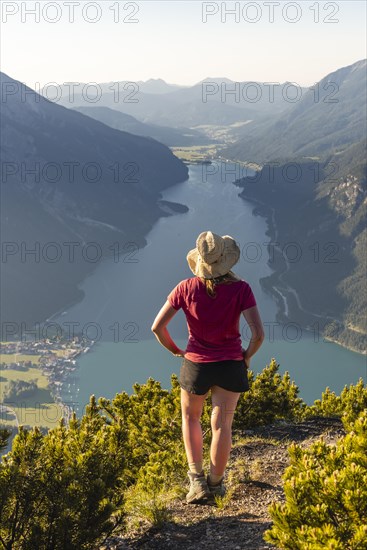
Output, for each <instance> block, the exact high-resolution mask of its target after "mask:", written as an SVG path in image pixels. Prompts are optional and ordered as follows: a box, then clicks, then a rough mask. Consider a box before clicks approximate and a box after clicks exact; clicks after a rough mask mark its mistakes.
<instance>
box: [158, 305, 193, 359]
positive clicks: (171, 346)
mask: <svg viewBox="0 0 367 550" xmlns="http://www.w3.org/2000/svg"><path fill="white" fill-rule="evenodd" d="M177 311H178V310H177V309H175V308H174V307H172V306H171V304H170V303H169V301H168V300H166V302H165V304H164V305H163V306H162V308H161V309H160V311H159V312H158V315H157V317H156V318H155V319H154V321H153V324H152V327H151V330H152V332H154V335H155V337H156V338H157V340H158V342H159V343H160V344H162V346H164V347H165V348H167V349H168V351H170V352H171V353H173V355H176V356H178V357H183V356H184V354H185V351H184V350H182V349H180V348H178V347H177V346H176V344H175V343H174V341H173V340H172V338H171V336H170V334H169V332H168V330H167V328H166V326H167V325H168V323H169V322H170V320H171V319H172V317H173V316H174V315H176V313H177Z"/></svg>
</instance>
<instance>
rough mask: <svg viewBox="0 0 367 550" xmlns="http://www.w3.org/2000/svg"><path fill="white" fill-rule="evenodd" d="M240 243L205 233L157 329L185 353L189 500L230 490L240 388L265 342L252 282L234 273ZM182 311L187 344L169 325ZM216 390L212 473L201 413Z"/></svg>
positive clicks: (183, 402) (171, 347)
mask: <svg viewBox="0 0 367 550" xmlns="http://www.w3.org/2000/svg"><path fill="white" fill-rule="evenodd" d="M239 257H240V249H239V247H238V245H237V243H236V242H235V240H234V239H233V238H232V237H229V236H228V235H225V236H223V237H220V236H219V235H216V234H215V233H212V232H211V231H204V232H202V233H200V235H199V236H198V238H197V240H196V248H195V249H193V250H190V252H189V253H188V254H187V257H186V259H187V261H188V264H189V267H190V269H191V271H192V272H193V273H194V275H195V277H191V278H189V279H185V280H183V281H181V282H180V283H178V285H177V286H176V287H175V288H174V289H173V290H172V291H171V292H170V294H169V295H168V296H167V301H166V303H165V304H164V305H163V307H162V309H161V310H160V311H159V313H158V315H157V317H156V318H155V320H154V322H153V325H152V331H153V332H154V334H155V336H156V338H157V339H158V341H159V342H160V343H161V344H162V345H163V346H164V347H165V348H167V349H168V350H169V351H170V352H171V353H173V355H176V356H178V357H183V358H184V359H183V362H182V366H181V370H180V387H181V411H182V434H183V440H184V445H185V451H186V456H187V460H188V464H189V471H188V477H189V479H190V490H189V492H188V494H187V495H186V501H187V502H188V503H192V502H198V501H200V500H201V499H203V498H213V496H214V495H220V496H223V495H224V494H225V486H224V482H223V479H224V473H225V468H226V466H227V462H228V458H229V454H230V450H231V446H232V420H233V415H234V412H235V408H236V405H237V401H238V399H239V397H240V394H241V392H245V391H248V389H249V385H248V378H247V369H248V368H249V366H250V359H251V357H252V356H253V355H254V354H255V353H256V351H257V350H258V349H259V347H260V346H261V344H262V342H263V340H264V331H263V326H262V322H261V319H260V315H259V312H258V309H257V306H256V301H255V297H254V295H253V293H252V290H251V288H250V285H249V284H248V283H247V282H246V281H243V280H242V279H240V278H239V277H238V276H237V275H235V274H234V273H233V271H231V268H232V267H233V266H234V265H235V264H236V263H237V262H238V260H239ZM181 308H182V309H183V311H184V313H185V315H186V321H187V326H188V331H189V339H188V344H187V346H186V350H181V349H179V348H178V347H177V346H176V344H175V343H174V341H173V340H172V338H171V336H170V334H169V332H168V330H167V325H168V323H169V322H170V320H171V319H172V317H173V316H174V315H175V314H176V313H177V311H178V310H179V309H181ZM241 313H243V315H244V317H245V319H246V321H247V323H248V324H249V326H250V329H251V333H252V337H251V340H250V345H249V346H248V348H247V349H246V350H244V349H243V348H242V346H241V335H240V333H239V319H240V316H241ZM209 390H211V401H212V416H211V428H212V441H211V447H210V472H209V475H208V476H207V477H206V476H205V474H204V471H203V435H202V429H201V424H200V418H201V414H202V410H203V405H204V402H205V399H206V397H207V395H208V393H209Z"/></svg>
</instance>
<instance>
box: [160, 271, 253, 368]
mask: <svg viewBox="0 0 367 550" xmlns="http://www.w3.org/2000/svg"><path fill="white" fill-rule="evenodd" d="M215 291H216V297H215V298H211V297H210V296H208V294H207V292H206V287H205V284H204V283H202V282H201V280H200V278H199V277H191V278H190V279H184V280H183V281H181V282H180V283H178V285H176V286H175V288H174V289H173V290H172V291H171V292H170V293H169V295H168V296H167V300H168V301H169V303H170V304H171V306H172V307H173V308H174V309H177V310H178V309H181V308H182V309H183V311H184V313H185V315H186V321H187V328H188V331H189V339H188V343H187V346H186V350H185V358H186V359H188V360H189V361H194V362H198V363H208V362H211V361H224V360H227V359H231V360H236V361H240V360H241V359H242V358H243V357H242V351H241V349H242V344H241V334H240V330H239V321H240V316H241V312H242V311H244V310H245V309H248V308H250V307H253V306H256V301H255V297H254V295H253V292H252V290H251V287H250V285H249V284H248V283H246V281H242V280H241V281H235V282H233V283H231V284H219V285H216V286H215Z"/></svg>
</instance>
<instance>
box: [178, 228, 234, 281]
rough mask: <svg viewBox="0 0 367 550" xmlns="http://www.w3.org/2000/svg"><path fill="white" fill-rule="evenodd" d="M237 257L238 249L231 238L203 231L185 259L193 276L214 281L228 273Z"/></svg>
mask: <svg viewBox="0 0 367 550" xmlns="http://www.w3.org/2000/svg"><path fill="white" fill-rule="evenodd" d="M239 257H240V248H239V246H238V245H237V243H236V241H235V240H234V239H233V238H232V237H230V236H229V235H224V236H223V237H220V236H219V235H216V234H215V233H212V232H211V231H203V232H202V233H200V235H199V236H198V238H197V239H196V248H194V249H192V250H190V252H189V253H188V254H187V256H186V259H187V262H188V264H189V267H190V269H191V271H192V272H193V273H194V275H197V276H198V277H204V278H205V279H214V278H216V277H220V276H221V275H225V274H226V273H228V271H230V269H231V267H232V266H234V265H235V264H236V263H237V262H238V260H239Z"/></svg>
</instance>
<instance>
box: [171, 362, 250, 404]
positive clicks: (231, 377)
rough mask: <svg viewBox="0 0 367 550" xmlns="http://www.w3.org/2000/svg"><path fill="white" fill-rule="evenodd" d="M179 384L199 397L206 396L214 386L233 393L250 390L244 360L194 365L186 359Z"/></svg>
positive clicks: (182, 366)
mask: <svg viewBox="0 0 367 550" xmlns="http://www.w3.org/2000/svg"><path fill="white" fill-rule="evenodd" d="M179 382H180V386H181V388H183V389H184V390H186V391H188V392H190V393H195V394H197V395H204V394H206V393H207V392H208V391H209V390H210V388H211V387H212V386H219V387H220V388H223V389H225V390H229V391H233V392H245V391H248V390H249V384H248V378H247V369H246V366H245V362H244V361H243V360H240V361H234V360H232V359H228V360H226V361H212V362H210V363H194V362H193V361H189V360H188V359H185V358H184V359H183V362H182V365H181V370H180V379H179Z"/></svg>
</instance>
